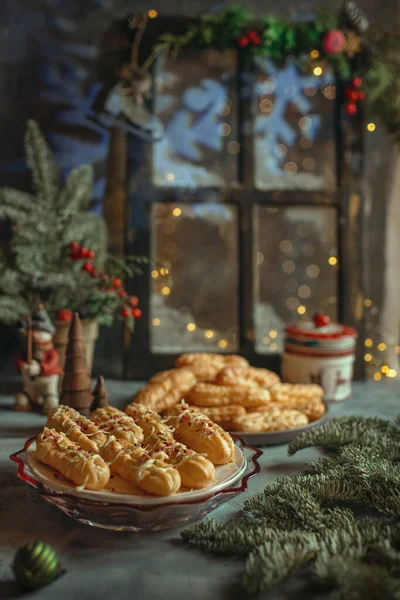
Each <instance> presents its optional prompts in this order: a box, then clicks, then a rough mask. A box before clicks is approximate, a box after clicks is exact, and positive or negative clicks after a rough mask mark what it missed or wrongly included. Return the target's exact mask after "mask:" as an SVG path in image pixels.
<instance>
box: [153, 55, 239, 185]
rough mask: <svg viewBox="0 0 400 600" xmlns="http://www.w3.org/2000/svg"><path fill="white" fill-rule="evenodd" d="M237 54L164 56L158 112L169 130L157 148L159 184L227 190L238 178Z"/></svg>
mask: <svg viewBox="0 0 400 600" xmlns="http://www.w3.org/2000/svg"><path fill="white" fill-rule="evenodd" d="M235 71H236V60H235V53H229V52H228V53H221V52H217V51H216V50H213V49H204V50H185V51H184V52H182V53H181V54H180V55H179V56H178V58H177V59H173V60H172V59H166V58H164V59H163V61H162V64H160V65H159V68H158V71H157V76H156V102H155V112H156V114H157V116H158V117H159V118H160V120H161V121H162V122H163V124H164V127H165V134H164V137H163V139H162V140H161V141H159V142H156V143H155V144H154V145H153V181H154V183H155V184H156V185H157V186H163V187H164V186H171V187H201V186H203V187H204V186H223V185H226V184H230V183H232V182H235V181H236V179H237V162H238V161H237V155H238V153H239V144H238V141H237V137H238V133H237V123H236V120H237V111H236V100H235V94H234V91H235Z"/></svg>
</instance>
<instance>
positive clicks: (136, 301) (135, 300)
mask: <svg viewBox="0 0 400 600" xmlns="http://www.w3.org/2000/svg"><path fill="white" fill-rule="evenodd" d="M129 304H130V305H131V306H137V305H138V304H139V298H137V297H136V296H132V297H131V298H129Z"/></svg>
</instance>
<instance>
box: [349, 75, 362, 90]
mask: <svg viewBox="0 0 400 600" xmlns="http://www.w3.org/2000/svg"><path fill="white" fill-rule="evenodd" d="M362 84H363V80H362V79H361V77H353V79H352V80H351V85H352V86H353V87H355V88H360V87H361V86H362Z"/></svg>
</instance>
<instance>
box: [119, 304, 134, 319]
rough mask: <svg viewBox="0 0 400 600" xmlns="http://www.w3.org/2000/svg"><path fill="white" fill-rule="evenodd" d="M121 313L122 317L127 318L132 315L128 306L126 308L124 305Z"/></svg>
mask: <svg viewBox="0 0 400 600" xmlns="http://www.w3.org/2000/svg"><path fill="white" fill-rule="evenodd" d="M121 315H122V316H123V317H124V319H129V317H131V316H132V311H131V309H130V308H126V306H124V308H123V309H122V310H121Z"/></svg>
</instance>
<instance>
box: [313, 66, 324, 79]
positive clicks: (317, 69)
mask: <svg viewBox="0 0 400 600" xmlns="http://www.w3.org/2000/svg"><path fill="white" fill-rule="evenodd" d="M314 75H315V76H316V77H320V76H321V75H322V69H321V67H315V69H314Z"/></svg>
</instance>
